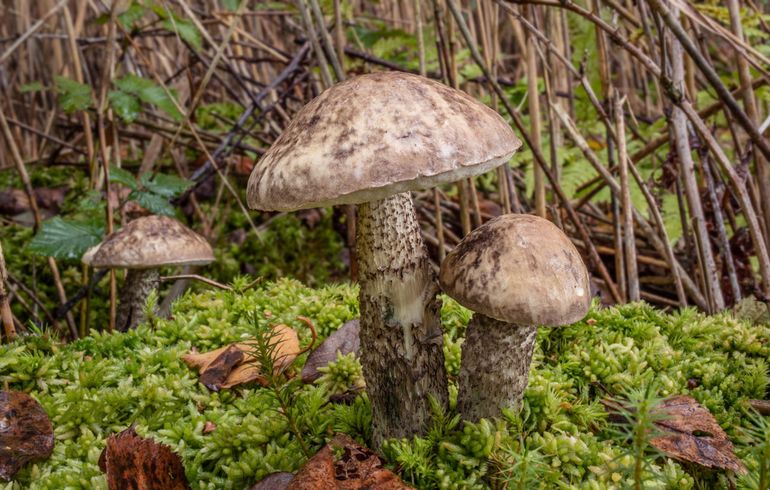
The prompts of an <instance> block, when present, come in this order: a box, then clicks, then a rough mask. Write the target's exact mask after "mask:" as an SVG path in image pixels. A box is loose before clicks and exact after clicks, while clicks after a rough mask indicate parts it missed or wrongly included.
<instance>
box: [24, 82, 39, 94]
mask: <svg viewBox="0 0 770 490" xmlns="http://www.w3.org/2000/svg"><path fill="white" fill-rule="evenodd" d="M19 90H20V91H21V93H23V94H26V93H29V92H42V91H43V90H45V85H43V82H30V83H25V84H24V85H22V86H21V88H20V89H19Z"/></svg>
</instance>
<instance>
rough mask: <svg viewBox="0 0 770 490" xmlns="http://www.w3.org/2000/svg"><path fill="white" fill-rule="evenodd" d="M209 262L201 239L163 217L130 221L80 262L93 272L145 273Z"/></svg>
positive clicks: (207, 249) (209, 252)
mask: <svg viewBox="0 0 770 490" xmlns="http://www.w3.org/2000/svg"><path fill="white" fill-rule="evenodd" d="M213 260H214V252H213V251H212V250H211V245H209V243H208V242H207V241H206V239H205V238H203V237H202V236H200V235H198V234H197V233H195V232H194V231H192V230H191V229H189V228H188V227H186V226H185V225H183V224H182V223H180V222H179V221H177V220H175V219H172V218H169V217H167V216H146V217H144V218H138V219H135V220H133V221H130V222H129V223H128V224H127V225H126V226H124V227H123V228H122V229H120V230H119V231H116V232H115V233H112V234H110V235H107V237H106V238H105V239H104V241H102V243H101V244H99V245H97V246H95V247H93V248H91V249H90V250H88V252H86V253H85V255H83V262H84V263H86V264H88V265H90V266H93V267H96V268H113V267H114V268H126V269H147V268H153V267H161V266H164V265H202V264H208V263H209V262H212V261H213Z"/></svg>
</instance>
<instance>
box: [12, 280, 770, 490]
mask: <svg viewBox="0 0 770 490" xmlns="http://www.w3.org/2000/svg"><path fill="white" fill-rule="evenodd" d="M247 283H248V280H246V279H238V280H236V281H235V286H236V288H235V289H236V292H212V291H204V292H198V293H190V294H187V295H186V296H184V297H183V298H182V299H181V300H180V301H179V302H178V303H177V304H176V305H175V307H174V309H173V318H172V319H170V320H156V321H155V323H156V326H155V329H154V330H151V329H150V328H148V327H145V326H143V327H141V328H139V329H138V330H136V331H133V332H129V333H125V334H110V335H107V334H100V333H93V334H92V335H91V336H89V337H87V338H85V339H82V340H80V341H77V342H74V343H72V344H69V345H66V346H62V345H59V344H57V343H56V342H54V341H52V340H51V339H50V338H47V337H40V336H36V337H27V338H25V339H22V340H20V341H18V342H16V343H14V344H10V345H5V346H2V347H0V381H1V382H3V383H7V385H8V387H9V388H10V389H16V390H24V391H27V392H30V393H31V394H32V395H33V396H34V397H35V398H36V399H38V400H39V401H40V402H41V404H42V405H43V407H44V408H45V409H46V411H47V412H48V413H49V415H50V417H51V419H52V421H53V424H54V427H55V433H56V439H57V441H56V447H55V449H54V454H53V456H52V457H51V458H50V459H49V460H48V461H46V462H43V463H39V464H37V465H34V466H31V467H28V468H26V469H25V470H23V472H22V473H21V474H20V475H19V478H18V481H17V482H16V483H14V484H9V485H8V488H52V489H53V488H57V489H58V488H65V487H69V488H105V481H104V477H103V476H102V474H101V472H100V470H99V468H98V464H97V463H98V457H99V454H100V452H101V450H102V448H103V447H104V441H105V439H106V437H107V436H109V434H111V433H113V432H117V431H120V430H123V429H125V428H126V427H127V426H129V425H130V424H132V423H134V424H136V425H137V430H138V432H139V433H140V434H142V435H146V436H150V437H153V438H155V439H156V440H159V441H162V442H164V443H166V444H169V445H170V446H171V447H172V448H173V449H174V450H176V451H177V452H178V453H179V454H180V455H181V456H182V458H183V461H184V465H185V468H186V471H187V476H188V478H189V480H190V481H191V483H192V486H193V488H212V489H213V488H244V487H246V486H247V485H250V484H252V483H253V482H255V481H256V480H258V479H260V478H261V477H263V476H265V475H266V474H268V473H270V472H273V471H296V469H297V468H299V467H300V466H301V465H302V464H303V463H304V460H305V457H304V456H303V455H302V451H301V449H300V447H299V443H298V440H297V438H296V437H295V434H294V433H293V432H292V431H291V430H290V429H289V424H288V422H287V418H286V417H285V416H284V415H282V414H281V413H280V412H279V411H278V410H277V401H276V398H275V397H274V396H273V395H272V394H271V392H270V390H268V389H264V388H259V387H250V388H238V389H235V390H225V391H222V392H220V393H211V392H209V391H208V390H207V389H206V388H204V387H203V386H202V385H200V384H199V383H198V382H197V379H196V376H195V373H194V372H193V371H191V370H190V369H188V368H187V367H186V366H185V365H184V364H183V363H182V362H181V361H180V356H181V355H182V354H183V353H185V352H187V351H189V350H190V349H191V348H192V347H196V348H197V349H199V350H209V349H212V348H216V347H219V346H222V345H224V344H227V343H229V342H234V341H238V340H243V339H245V338H249V337H252V336H254V335H257V334H259V333H260V332H264V331H266V330H267V328H268V327H269V325H271V324H274V323H286V324H288V325H290V326H292V327H293V328H295V329H297V331H298V333H299V337H300V341H301V344H302V345H307V343H308V342H309V340H310V332H309V331H308V329H307V327H306V326H305V325H304V324H303V323H302V322H299V321H297V320H296V317H297V315H304V316H307V317H309V318H311V319H312V320H313V322H314V323H315V325H316V326H317V329H318V332H319V335H320V337H321V338H323V337H325V336H327V335H329V334H330V333H331V332H332V331H334V330H335V329H336V328H338V327H339V326H340V325H342V324H343V323H344V322H345V321H347V320H349V319H352V318H354V317H355V316H356V315H357V298H356V295H357V291H356V289H355V288H353V287H350V286H347V285H340V286H328V287H324V288H320V289H311V288H308V287H305V286H303V285H302V284H300V283H299V282H296V281H292V280H280V281H278V282H276V283H268V284H262V285H260V286H258V287H256V288H254V289H246V290H244V289H245V284H247ZM444 303H445V304H444V308H443V310H442V319H443V321H444V325H445V326H446V331H447V333H446V335H445V339H446V341H447V342H446V344H445V352H447V353H448V354H449V355H448V356H447V357H448V358H447V366H448V368H449V371H450V376H452V375H456V373H457V369H458V367H459V348H460V345H461V340H462V339H461V334H462V333H463V331H464V326H465V324H466V323H467V321H468V318H469V316H470V314H469V312H468V311H467V310H465V309H463V308H461V307H459V306H458V305H457V304H456V303H454V302H452V301H451V300H446V299H445V301H444ZM254 312H256V314H255V315H253V316H252V315H251V314H252V313H254ZM255 318H256V320H254V319H255ZM769 356H770V328H768V327H767V326H764V325H752V324H749V323H747V322H741V321H737V320H735V319H733V318H732V317H730V316H728V315H718V316H714V317H706V316H703V315H699V314H697V313H695V312H694V311H692V310H685V311H683V312H681V313H677V314H674V315H667V314H664V313H661V312H659V311H657V310H655V309H653V308H651V307H649V306H646V305H639V304H637V305H630V306H624V307H620V308H612V309H604V310H599V309H593V310H592V311H591V312H590V313H589V315H588V317H587V318H586V319H585V320H584V321H582V322H579V323H577V324H575V325H571V326H569V327H565V328H561V329H554V330H545V329H544V330H542V331H541V333H540V337H539V341H538V348H537V350H536V353H535V358H534V362H533V366H532V371H531V374H530V384H529V387H528V389H527V392H526V396H525V400H524V405H523V407H522V411H521V412H520V413H513V412H506V413H505V414H504V416H503V417H502V418H501V420H498V421H481V422H479V423H476V424H470V423H465V424H461V423H460V420H459V418H458V417H457V416H456V415H455V414H454V413H452V412H450V413H443V412H442V411H441V410H438V409H436V410H435V412H436V413H435V417H434V421H433V426H432V427H431V429H430V432H429V433H428V435H427V436H426V437H424V438H417V439H414V440H412V441H406V440H403V441H390V442H389V443H388V445H387V447H386V451H385V454H386V456H387V457H388V458H389V460H390V462H391V463H392V464H394V465H396V467H398V468H399V470H400V472H401V475H402V477H403V478H404V479H405V480H407V481H408V482H411V483H414V484H415V485H418V486H420V487H422V488H488V487H489V486H490V485H492V484H494V485H496V486H498V487H499V486H502V485H504V484H506V485H509V486H510V487H511V488H538V487H540V488H590V489H602V488H624V487H625V486H627V485H629V483H630V480H629V478H630V475H631V472H632V469H633V467H634V459H633V457H632V456H631V455H629V454H626V452H625V447H624V446H625V445H626V444H625V441H619V440H618V438H617V436H615V435H613V433H612V432H611V430H610V429H611V427H612V426H610V424H609V423H608V421H607V419H606V415H605V412H604V409H603V407H602V406H601V404H600V399H601V398H603V397H606V396H618V395H620V394H622V393H627V392H628V391H629V390H631V389H641V388H643V387H645V386H647V385H648V384H649V383H650V382H651V381H652V380H653V378H654V379H655V380H656V383H657V385H658V386H659V387H660V390H659V393H658V395H659V396H667V395H669V394H673V393H685V394H687V393H689V394H691V395H692V396H694V397H695V398H697V399H698V400H699V401H700V402H701V403H703V404H704V405H705V406H707V407H708V408H709V409H710V410H711V411H712V413H713V414H714V415H715V416H716V418H717V420H718V421H719V422H720V424H721V425H722V427H724V428H725V430H726V431H727V432H728V434H729V435H730V437H731V438H732V440H733V441H734V443H735V445H736V453H737V454H738V455H739V456H740V457H741V458H742V460H743V461H744V463H745V464H746V466H747V467H748V468H749V469H750V471H752V473H751V475H750V476H749V477H746V478H743V479H740V480H738V482H737V484H738V488H751V481H752V480H751V478H754V481H756V474H757V472H758V470H757V468H758V467H759V466H760V460H759V454H760V453H759V451H758V449H757V448H758V447H759V446H760V445H759V444H758V443H757V442H756V441H757V440H760V439H761V438H762V437H766V436H767V434H770V432H768V431H766V430H765V429H766V427H765V426H762V427H760V428H759V429H758V428H757V427H758V426H759V425H761V421H760V422H757V421H756V420H754V419H750V418H749V417H748V416H747V413H746V412H745V411H744V409H743V406H744V401H745V400H746V399H748V398H763V397H765V396H766V392H767V384H768V378H767V359H768V357H769ZM304 359H305V356H302V357H301V358H300V359H298V360H297V362H296V363H295V367H294V369H295V371H296V370H298V369H299V368H300V367H301V366H302V364H303V363H304ZM351 361H352V360H350V359H345V360H344V361H339V362H337V363H336V365H334V366H331V367H330V368H329V370H328V374H330V378H332V377H333V378H334V379H337V380H339V379H342V380H343V381H344V382H345V383H347V382H348V381H349V380H350V379H354V378H355V373H357V372H358V369H359V366H357V365H356V364H357V363H355V362H351ZM343 378H344V379H343ZM291 386H292V387H293V388H294V392H293V393H292V396H291V400H292V407H291V411H292V416H293V417H294V421H295V422H296V424H297V426H298V428H299V429H300V431H301V433H302V437H303V440H304V442H305V443H307V444H308V446H309V449H310V450H311V451H315V450H317V449H318V448H319V447H320V446H321V445H322V444H323V443H324V442H325V440H326V439H327V438H328V437H329V435H330V434H331V433H333V432H334V431H336V430H341V431H344V432H347V433H349V434H351V435H352V436H354V437H356V438H358V439H359V440H361V441H363V442H366V440H368V438H369V436H370V430H371V427H370V425H371V415H370V412H369V404H368V401H367V399H366V396H365V395H362V396H359V397H358V398H356V400H355V401H354V402H353V403H352V404H351V405H334V404H328V403H326V400H327V397H328V394H329V393H328V390H327V388H326V387H325V383H320V384H317V385H308V386H302V385H300V384H299V383H298V382H293V383H292V384H291ZM209 421H211V422H214V423H215V424H216V430H215V431H214V432H212V433H210V434H208V435H204V434H203V432H202V430H203V426H204V424H205V423H206V422H209ZM763 431H765V432H763ZM757 434H759V435H757ZM646 463H647V464H646V466H645V469H644V477H645V479H646V483H645V488H691V487H694V486H695V485H696V481H695V479H694V478H693V477H692V476H689V475H687V474H686V473H685V472H684V470H683V468H682V466H680V465H679V464H678V463H676V462H673V461H671V460H667V459H665V458H661V457H659V456H655V455H649V457H648V459H647V460H646ZM697 478H698V479H699V482H700V484H704V483H703V482H706V483H705V484H709V482H711V483H710V484H716V483H714V482H715V481H717V479H718V478H719V477H718V476H716V477H715V476H713V475H711V476H706V477H703V476H698V477H697ZM704 478H705V479H704ZM708 478H710V480H708ZM722 483H723V481H722Z"/></svg>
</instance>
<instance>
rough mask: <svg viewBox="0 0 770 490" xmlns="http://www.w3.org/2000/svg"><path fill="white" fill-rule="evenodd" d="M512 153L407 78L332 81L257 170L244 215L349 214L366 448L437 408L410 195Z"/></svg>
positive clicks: (483, 125)
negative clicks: (343, 208)
mask: <svg viewBox="0 0 770 490" xmlns="http://www.w3.org/2000/svg"><path fill="white" fill-rule="evenodd" d="M520 145H521V143H520V142H519V140H518V139H517V138H516V136H514V134H513V132H512V131H511V128H510V126H509V125H508V124H507V123H506V122H505V120H503V118H502V117H500V115H499V114H497V113H496V112H495V111H493V110H492V109H490V108H489V107H487V106H485V105H484V104H482V103H480V102H478V101H477V100H475V99H474V98H472V97H470V96H469V95H467V94H465V93H464V92H460V91H458V90H454V89H452V88H449V87H447V86H445V85H442V84H440V83H437V82H434V81H432V80H429V79H427V78H424V77H419V76H416V75H411V74H406V73H399V72H384V73H374V74H369V75H364V76H360V77H356V78H352V79H349V80H347V81H345V82H342V83H339V84H337V85H335V86H333V87H331V88H329V89H328V90H326V91H325V92H323V93H322V94H321V95H319V96H318V97H316V98H315V99H313V100H312V101H311V102H309V103H308V104H307V105H306V106H305V107H303V108H302V109H301V110H300V111H299V112H298V113H297V115H296V116H295V118H294V120H292V122H291V123H290V124H289V126H288V127H287V128H286V129H285V130H284V132H283V133H282V134H281V136H280V137H279V138H278V139H277V140H276V141H275V143H274V144H273V145H272V147H270V149H269V150H268V151H267V152H266V153H265V155H264V156H263V157H262V158H261V159H260V160H259V162H258V163H257V164H256V166H255V168H254V171H253V172H252V174H251V177H250V179H249V186H248V202H249V206H251V207H252V208H256V209H261V210H270V211H276V210H278V211H294V210H298V209H305V208H313V207H322V206H332V205H338V204H357V205H358V212H357V223H356V231H357V250H356V252H357V256H358V260H359V281H360V288H361V289H360V297H359V300H360V308H361V362H362V365H363V372H364V377H365V378H366V383H367V387H368V393H369V399H370V400H371V403H372V416H373V420H372V424H373V443H374V446H375V447H379V445H380V444H381V443H382V441H383V439H385V438H389V437H409V436H411V435H413V434H415V433H419V432H420V431H421V430H422V429H423V428H424V427H425V424H426V422H427V421H428V419H429V416H430V414H429V410H428V400H427V397H428V395H433V396H435V397H436V398H437V399H438V401H439V402H441V403H443V404H446V401H447V396H448V395H447V385H446V375H445V370H444V356H443V351H442V330H441V325H440V319H439V309H440V306H441V305H440V301H439V300H438V298H437V292H438V287H437V285H436V279H435V274H434V273H433V270H432V268H431V264H430V262H429V257H428V254H427V251H426V249H425V245H424V243H423V241H422V236H421V234H420V226H419V224H418V222H417V219H416V215H415V211H414V205H413V203H412V198H411V196H410V194H409V191H413V190H418V189H424V188H428V187H432V186H435V185H437V184H440V183H444V182H453V181H456V180H459V179H462V178H466V177H469V176H472V175H476V174H480V173H483V172H486V171H487V170H490V169H492V168H495V167H497V166H499V165H502V164H504V163H506V162H508V161H509V160H510V158H511V156H512V155H513V153H514V152H515V151H516V150H517V149H518V148H519V146H520Z"/></svg>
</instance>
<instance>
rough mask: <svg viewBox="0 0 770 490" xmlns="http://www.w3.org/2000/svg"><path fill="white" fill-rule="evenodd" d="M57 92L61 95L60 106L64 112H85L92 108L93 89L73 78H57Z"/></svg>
mask: <svg viewBox="0 0 770 490" xmlns="http://www.w3.org/2000/svg"><path fill="white" fill-rule="evenodd" d="M55 81H56V91H57V92H58V93H59V99H58V100H59V105H60V106H61V108H62V109H63V110H64V112H67V113H71V112H77V111H83V110H85V109H88V108H89V107H91V101H92V98H91V87H89V86H88V85H86V84H85V83H80V82H77V81H75V80H72V79H71V78H67V77H62V76H57V77H56V78H55Z"/></svg>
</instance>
